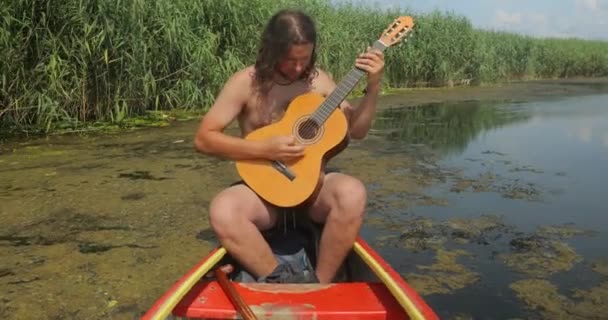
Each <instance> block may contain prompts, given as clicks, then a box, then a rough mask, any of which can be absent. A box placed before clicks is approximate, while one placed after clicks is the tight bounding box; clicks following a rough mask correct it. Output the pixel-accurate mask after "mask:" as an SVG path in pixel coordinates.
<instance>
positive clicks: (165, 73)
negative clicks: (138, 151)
mask: <svg viewBox="0 0 608 320" xmlns="http://www.w3.org/2000/svg"><path fill="white" fill-rule="evenodd" d="M1 2H2V5H1V6H0V49H1V50H0V61H1V63H0V128H1V129H2V130H3V131H6V130H8V129H9V128H13V129H17V130H22V131H24V130H39V131H50V130H55V129H60V128H77V127H80V126H85V125H91V124H94V123H97V122H110V123H119V124H120V123H122V122H124V121H125V120H126V119H128V118H130V117H133V116H136V115H145V114H146V113H147V112H150V111H160V110H175V109H180V110H191V111H202V112H204V111H205V110H206V109H207V108H208V107H209V106H210V105H211V103H212V102H213V99H214V97H215V95H216V94H217V92H218V91H219V89H220V88H221V86H222V85H223V83H224V81H225V80H226V79H227V78H228V77H229V76H230V74H232V73H233V72H234V71H236V70H238V69H240V68H242V67H244V66H246V65H249V64H251V63H253V62H254V59H255V55H256V52H257V46H258V39H259V36H260V33H261V31H262V28H263V26H264V24H265V22H266V20H267V19H268V18H269V17H270V16H271V15H272V14H273V13H274V12H275V11H276V10H278V9H279V8H284V7H295V8H301V9H305V10H306V11H308V12H309V13H311V14H312V15H313V16H314V18H315V20H316V21H317V25H318V28H319V36H320V47H319V57H318V63H319V66H320V67H322V68H323V69H325V70H327V71H328V72H330V73H331V74H332V75H333V76H334V78H335V80H336V81H339V80H340V79H341V77H342V76H344V75H345V74H346V72H347V71H349V70H350V69H351V68H352V66H353V61H354V59H355V57H356V55H357V54H358V53H360V52H362V51H364V50H365V48H366V47H367V46H368V45H371V43H372V42H373V41H374V40H376V39H377V38H378V37H379V36H380V32H381V31H382V30H384V28H385V27H386V26H387V25H388V24H389V23H390V22H391V21H392V20H393V19H394V18H395V17H396V16H398V15H404V14H409V15H412V16H413V17H414V19H415V23H416V27H415V32H414V34H413V36H412V37H411V39H410V40H409V41H408V42H407V43H405V44H402V45H399V46H396V47H395V48H389V49H388V50H387V51H386V52H385V55H386V73H385V75H386V76H385V85H386V86H387V87H414V86H444V85H448V86H449V85H454V84H457V83H459V82H460V81H462V80H465V81H466V82H469V81H471V82H473V83H478V84H479V83H494V82H499V81H505V80H511V79H535V78H560V77H576V76H582V77H596V76H606V75H608V43H606V42H600V41H584V40H579V39H536V38H531V37H526V36H522V35H516V34H509V33H504V32H494V31H484V30H477V29H475V28H474V27H473V26H472V25H471V23H470V21H468V20H467V19H466V18H464V17H462V16H458V15H455V14H453V13H443V12H439V11H435V12H431V13H428V14H416V13H414V12H412V11H411V10H401V11H399V10H397V9H378V8H373V7H370V6H367V5H364V4H348V3H347V4H341V5H335V4H330V2H329V1H327V0H277V1H275V0H250V1H240V0H222V1H214V0H201V1H190V0H157V1H144V0H88V1H84V0H57V1H52V2H51V1H39V0H1Z"/></svg>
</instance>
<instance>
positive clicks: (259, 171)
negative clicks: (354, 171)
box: [236, 16, 414, 207]
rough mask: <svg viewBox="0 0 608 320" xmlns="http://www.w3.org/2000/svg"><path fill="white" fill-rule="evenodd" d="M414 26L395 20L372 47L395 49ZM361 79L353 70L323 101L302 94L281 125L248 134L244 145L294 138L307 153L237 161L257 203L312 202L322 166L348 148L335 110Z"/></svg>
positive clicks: (342, 120) (406, 19)
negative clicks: (284, 159)
mask: <svg viewBox="0 0 608 320" xmlns="http://www.w3.org/2000/svg"><path fill="white" fill-rule="evenodd" d="M413 26H414V21H413V19H412V17H410V16H401V17H398V18H397V19H395V20H394V21H393V22H392V23H391V24H390V25H389V26H388V27H387V28H386V29H385V30H384V32H383V33H382V35H381V36H380V38H379V39H378V40H376V41H375V42H374V44H373V48H374V49H376V50H380V51H383V50H385V49H386V48H387V47H389V46H393V45H395V44H396V43H398V42H400V41H401V39H402V38H403V37H405V36H406V35H407V34H409V33H410V32H411V31H412V28H413ZM364 75H365V72H364V71H363V70H361V69H358V68H356V67H355V68H353V69H352V70H351V71H350V72H349V73H348V74H347V75H346V76H345V77H344V79H343V80H342V81H341V82H340V83H339V84H338V86H337V87H336V89H334V90H333V91H332V92H331V94H330V95H329V96H328V97H327V98H324V97H323V96H321V95H319V94H315V93H306V94H303V95H300V96H298V97H296V98H295V99H294V100H293V101H292V102H291V103H290V104H289V106H288V107H287V111H286V112H285V115H284V116H283V118H282V119H281V120H280V121H278V122H276V123H273V124H270V125H268V126H266V127H262V128H259V129H257V130H255V131H252V132H251V133H249V134H248V135H247V136H246V137H245V139H247V140H263V139H267V138H270V137H273V136H292V137H294V138H295V139H296V140H297V142H298V143H299V144H302V145H304V146H305V154H304V156H303V157H302V158H300V159H297V160H294V161H290V162H286V163H281V162H277V161H269V160H247V161H237V162H236V168H237V171H238V173H239V175H240V176H241V178H242V179H243V181H245V183H246V184H247V185H248V186H249V187H250V188H251V189H252V190H253V191H254V192H256V193H257V194H258V195H259V196H260V197H261V198H263V199H264V200H266V201H268V202H269V203H271V204H274V205H276V206H279V207H295V206H297V205H299V204H302V203H303V202H304V201H306V200H307V199H308V198H310V196H311V195H312V194H313V193H314V191H315V189H316V187H317V185H318V183H319V176H320V173H321V169H322V166H323V165H324V162H325V161H327V160H328V159H329V158H331V157H333V156H335V155H336V154H337V153H339V152H340V151H342V150H343V149H344V148H345V147H346V145H347V144H348V123H347V120H346V117H345V116H344V113H343V112H342V110H340V108H339V106H340V103H341V102H342V101H343V100H344V99H345V98H346V96H347V95H348V94H349V93H350V92H351V91H352V90H353V88H354V87H355V85H356V84H357V83H358V82H359V80H360V79H361V78H362V77H363V76H364Z"/></svg>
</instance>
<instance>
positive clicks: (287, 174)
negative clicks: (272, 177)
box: [272, 160, 296, 181]
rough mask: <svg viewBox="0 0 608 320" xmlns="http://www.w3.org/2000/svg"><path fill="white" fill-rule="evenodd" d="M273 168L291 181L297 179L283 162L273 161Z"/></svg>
mask: <svg viewBox="0 0 608 320" xmlns="http://www.w3.org/2000/svg"><path fill="white" fill-rule="evenodd" d="M272 166H273V167H274V168H275V169H277V170H278V171H279V172H280V173H281V174H283V175H284V176H285V177H286V178H287V179H289V181H293V180H294V179H295V178H296V175H295V174H294V173H293V172H292V171H291V170H289V168H287V166H286V165H284V164H283V163H282V162H280V161H277V160H273V161H272Z"/></svg>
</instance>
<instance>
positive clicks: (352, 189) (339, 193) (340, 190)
mask: <svg viewBox="0 0 608 320" xmlns="http://www.w3.org/2000/svg"><path fill="white" fill-rule="evenodd" d="M334 197H335V201H336V205H337V206H338V207H339V208H340V209H341V210H340V211H341V212H342V217H341V218H343V219H348V220H352V219H356V220H361V219H363V215H364V214H365V207H366V205H367V189H366V188H365V185H364V184H363V183H362V182H361V181H360V180H358V179H356V178H354V177H350V176H345V177H344V178H343V179H342V181H340V183H338V184H336V188H335V190H334Z"/></svg>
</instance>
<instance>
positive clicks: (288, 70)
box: [278, 44, 314, 81]
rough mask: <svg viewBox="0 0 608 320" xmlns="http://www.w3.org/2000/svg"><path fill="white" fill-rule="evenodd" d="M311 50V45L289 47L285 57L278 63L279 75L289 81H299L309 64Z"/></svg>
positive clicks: (312, 47)
mask: <svg viewBox="0 0 608 320" xmlns="http://www.w3.org/2000/svg"><path fill="white" fill-rule="evenodd" d="M313 49H314V46H313V45H312V44H296V45H293V46H291V48H290V50H289V52H287V55H286V56H285V57H284V58H283V59H281V61H279V66H278V69H279V70H278V71H279V73H281V75H282V76H284V77H285V78H287V79H289V80H290V81H294V80H297V79H299V78H300V76H302V73H303V72H304V70H306V68H307V67H308V64H309V63H310V60H311V58H312V51H313Z"/></svg>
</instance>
